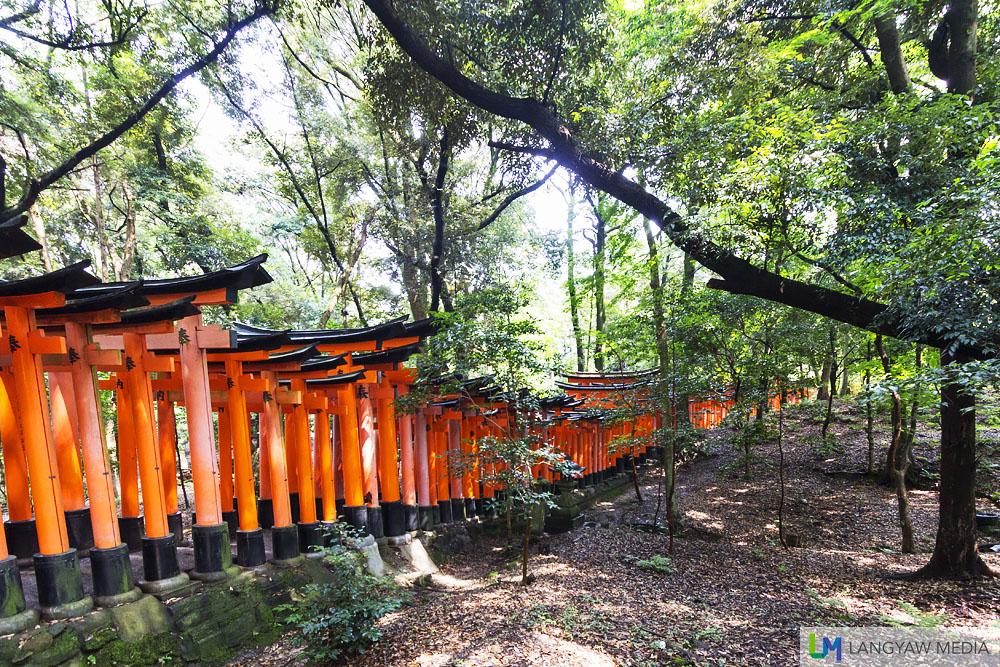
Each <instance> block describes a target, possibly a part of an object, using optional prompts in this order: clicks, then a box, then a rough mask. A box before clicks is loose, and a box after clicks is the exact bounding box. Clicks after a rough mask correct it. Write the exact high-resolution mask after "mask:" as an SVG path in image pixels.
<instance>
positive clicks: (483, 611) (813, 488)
mask: <svg viewBox="0 0 1000 667" xmlns="http://www.w3.org/2000/svg"><path fill="white" fill-rule="evenodd" d="M817 411H818V406H816V405H815V404H812V405H809V404H806V405H804V406H802V407H798V408H794V409H791V410H788V411H786V415H785V419H784V422H785V431H784V439H783V442H784V447H783V448H784V456H785V488H786V497H785V506H784V517H785V525H786V531H787V533H788V534H792V535H797V536H798V537H799V538H800V540H801V547H799V548H794V549H790V550H785V549H784V548H783V547H782V546H781V544H780V541H779V539H778V526H777V523H776V520H777V517H778V505H779V495H780V494H779V486H778V461H779V454H778V449H777V446H776V444H775V443H774V442H771V443H769V444H767V445H764V446H761V447H759V448H758V449H757V450H756V451H755V452H754V454H755V456H754V459H753V464H752V467H751V472H752V476H751V479H750V480H745V479H743V476H742V467H741V466H740V465H739V464H738V461H737V456H738V453H737V452H736V451H735V450H734V449H733V446H732V444H731V443H730V440H729V436H730V433H729V432H728V431H726V430H725V429H716V430H714V431H712V432H709V433H708V434H707V437H706V439H705V441H704V443H703V448H704V449H705V452H706V455H704V456H700V457H698V458H696V459H695V460H693V461H690V462H688V463H685V464H684V465H683V466H682V467H681V468H680V470H679V475H678V489H677V493H678V501H679V506H680V510H681V514H682V515H683V517H684V523H685V526H686V535H685V536H684V537H680V538H677V539H675V541H674V552H673V554H669V553H668V545H669V538H668V537H667V536H665V535H656V534H651V533H648V532H640V531H638V530H636V529H634V528H633V527H631V525H632V524H636V523H643V522H647V523H648V522H650V521H651V520H652V519H653V515H654V512H655V511H656V506H657V495H658V486H659V480H660V474H659V471H658V469H654V468H651V467H649V468H646V469H645V470H643V472H642V475H641V484H642V494H643V501H642V502H637V501H636V495H635V492H634V490H631V489H630V490H629V491H628V492H626V493H625V494H623V495H622V496H620V497H618V498H617V499H615V500H613V501H609V502H605V503H602V504H600V505H599V506H596V507H594V508H592V509H591V510H590V511H589V512H588V513H587V521H588V523H587V525H586V526H585V527H583V528H581V529H579V530H577V531H574V532H571V533H567V534H563V535H555V536H546V537H544V538H542V539H541V540H540V541H539V543H538V544H537V545H535V547H534V548H533V553H532V559H531V561H530V565H531V571H532V573H533V574H534V575H535V581H534V582H533V583H532V584H531V585H530V586H528V587H522V586H520V584H519V570H518V569H514V568H515V567H516V565H517V563H515V562H514V561H515V559H516V557H517V556H516V554H514V553H512V552H511V551H509V550H507V549H505V540H503V539H495V540H494V539H486V540H483V541H481V542H479V543H477V544H475V545H474V546H473V547H472V548H471V549H469V550H467V551H466V552H464V553H461V554H458V555H456V556H454V557H452V559H451V560H450V562H448V563H446V564H443V566H442V568H441V572H440V574H437V575H435V576H434V577H433V580H432V583H431V585H430V586H429V587H426V588H417V589H413V590H412V591H411V594H410V596H409V600H408V602H407V603H406V604H405V605H404V606H403V607H402V608H401V609H400V610H398V611H397V612H394V613H393V614H391V615H389V616H387V617H385V618H384V619H382V621H381V624H380V627H381V629H382V631H383V633H384V634H383V638H382V639H381V640H380V641H379V642H378V643H377V644H376V645H375V646H374V647H373V648H372V649H371V650H370V651H369V652H368V653H366V654H365V655H363V656H359V657H356V658H353V659H351V660H350V661H349V664H351V665H358V666H372V667H374V666H376V665H420V666H423V667H429V666H432V665H435V666H437V665H440V666H444V665H482V666H486V665H497V666H499V665H559V666H566V665H597V666H603V665H609V666H610V665H643V666H644V665H674V664H692V663H693V664H712V665H720V664H739V665H745V664H749V665H783V664H795V663H797V661H798V628H799V626H803V625H886V624H887V623H889V622H902V623H911V622H918V621H923V622H926V621H927V620H928V619H932V617H938V618H937V619H934V622H938V623H941V624H946V625H953V626H976V627H985V626H993V627H996V626H997V625H998V624H1000V621H998V619H1000V582H998V581H997V580H991V581H986V582H979V583H960V582H936V581H934V582H928V581H916V582H914V581H905V580H899V579H895V578H893V575H899V574H903V573H906V572H910V571H913V570H916V569H917V568H918V567H919V566H920V565H922V564H923V563H924V562H926V560H927V558H928V553H929V551H930V550H931V548H932V546H933V539H934V534H935V531H936V524H937V494H936V492H935V491H933V490H928V491H919V490H918V491H914V492H913V493H912V496H911V503H912V508H911V511H912V517H913V523H914V529H915V534H916V536H917V548H918V550H919V551H921V552H922V553H918V554H913V555H903V554H900V553H898V551H897V549H898V547H899V528H898V522H897V514H896V500H895V496H894V494H893V493H892V492H891V491H890V490H889V489H888V488H885V487H882V486H878V485H877V484H875V483H874V482H873V481H871V480H869V479H867V478H866V477H864V475H863V474H862V473H863V472H864V470H865V466H866V460H867V444H866V440H865V433H864V430H863V425H862V420H861V417H860V415H861V413H860V411H859V410H858V409H857V408H856V407H855V408H851V409H850V410H849V411H848V410H843V411H842V412H841V413H840V414H838V418H837V419H836V420H835V421H834V424H833V427H832V433H833V435H834V442H835V445H833V446H830V445H826V446H821V445H820V444H819V443H820V441H819V439H818V426H816V425H815V424H816V423H817V420H816V414H817ZM921 433H922V436H921V438H920V439H918V442H917V445H916V451H915V454H916V456H917V460H918V461H920V462H921V464H922V465H924V466H925V467H926V468H927V469H928V470H930V471H931V472H932V473H933V472H934V469H935V466H936V456H937V454H936V448H935V438H936V433H935V432H934V427H933V424H932V423H930V422H928V423H926V424H923V425H922V431H921ZM986 435H987V437H986V440H990V438H993V439H995V437H994V436H995V434H992V433H988V434H986ZM886 439H887V436H886V434H885V433H884V432H879V433H878V437H877V443H878V447H877V452H878V454H879V455H880V456H881V455H884V454H883V453H884V450H885V446H886ZM986 450H987V451H988V452H991V451H992V449H989V448H988V447H987V448H986ZM983 507H984V508H988V507H990V505H989V504H988V502H986V501H984V505H983ZM661 521H662V513H661ZM995 541H1000V538H996V540H995ZM984 543H986V542H985V540H984ZM656 557H659V558H656ZM984 558H985V560H986V561H987V563H988V564H989V565H990V566H991V567H992V568H993V569H994V570H998V571H1000V556H998V555H996V554H993V553H988V554H987V555H985V556H984ZM298 651H299V649H298V648H297V647H296V646H295V644H294V640H293V638H286V640H285V641H283V642H281V643H279V644H277V645H275V646H273V647H269V648H267V649H264V650H260V651H255V652H253V653H252V654H245V655H243V656H241V657H240V658H239V660H238V664H271V665H279V664H295V663H298V662H301V661H302V657H301V655H298Z"/></svg>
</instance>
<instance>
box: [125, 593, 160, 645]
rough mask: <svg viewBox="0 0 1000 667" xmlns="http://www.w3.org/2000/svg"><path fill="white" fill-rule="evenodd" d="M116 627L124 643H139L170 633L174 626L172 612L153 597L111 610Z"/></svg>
mask: <svg viewBox="0 0 1000 667" xmlns="http://www.w3.org/2000/svg"><path fill="white" fill-rule="evenodd" d="M110 611H111V617H112V619H114V623H115V627H116V628H118V634H119V636H120V637H121V639H122V641H123V642H137V641H139V640H141V639H143V638H144V637H148V636H155V635H158V634H162V633H164V632H168V631H169V630H170V628H171V626H172V625H173V618H171V615H170V610H169V609H167V607H166V606H165V605H164V604H163V603H162V602H160V601H159V600H157V599H156V598H154V597H153V596H151V595H144V596H142V597H141V598H139V599H138V600H136V601H135V602H131V603H129V604H123V605H121V606H120V607H114V608H112V609H111V610H110Z"/></svg>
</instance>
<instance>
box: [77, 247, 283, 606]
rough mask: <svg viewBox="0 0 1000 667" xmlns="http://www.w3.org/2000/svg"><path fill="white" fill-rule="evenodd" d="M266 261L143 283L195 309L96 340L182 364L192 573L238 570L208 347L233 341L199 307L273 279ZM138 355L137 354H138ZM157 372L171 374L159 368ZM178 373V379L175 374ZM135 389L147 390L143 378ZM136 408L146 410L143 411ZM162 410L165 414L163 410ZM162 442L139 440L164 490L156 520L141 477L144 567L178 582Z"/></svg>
mask: <svg viewBox="0 0 1000 667" xmlns="http://www.w3.org/2000/svg"><path fill="white" fill-rule="evenodd" d="M266 259H267V255H259V256H257V257H254V258H252V259H250V260H248V261H246V262H243V263H242V264H238V265H236V266H233V267H228V268H225V269H221V270H219V271H213V272H210V273H206V274H202V275H197V276H187V277H181V278H168V279H160V280H149V281H145V282H144V283H143V288H142V291H143V294H144V295H145V296H146V297H147V298H148V299H149V300H150V302H151V303H153V304H154V305H163V304H170V303H180V302H187V303H188V304H190V306H192V307H194V308H193V310H192V311H189V312H187V313H185V314H183V316H179V317H176V318H175V320H176V321H177V324H176V327H173V328H172V329H171V330H170V331H168V332H163V333H156V334H152V333H151V334H148V335H146V336H145V340H144V341H141V342H140V341H139V340H138V339H137V338H133V337H131V336H129V335H128V334H126V335H125V336H124V337H123V338H122V340H120V341H119V340H118V339H117V338H114V337H110V336H106V337H103V338H99V339H98V340H99V342H100V343H101V345H102V348H104V349H123V347H124V346H127V345H129V344H131V345H132V346H133V349H134V351H135V352H136V353H138V354H143V355H144V354H146V353H147V351H148V352H152V353H154V354H155V353H156V352H158V351H159V352H160V353H161V354H160V356H161V357H172V358H174V359H175V360H176V361H177V362H179V371H180V372H179V375H180V380H181V387H182V395H183V402H184V407H185V412H186V415H187V424H188V437H189V452H190V456H191V476H192V481H193V483H194V500H195V515H196V516H197V520H198V522H197V523H196V524H195V525H193V526H192V529H191V533H192V535H191V539H192V542H193V544H194V556H195V569H194V571H193V572H192V573H191V576H192V577H194V578H197V579H202V580H205V581H215V580H219V579H225V578H227V577H230V576H233V575H234V574H236V573H237V571H236V570H235V569H234V568H233V566H232V555H231V552H230V549H229V529H228V526H227V524H225V523H224V522H223V520H222V502H221V498H220V492H219V463H218V455H217V449H216V440H215V427H214V422H213V410H212V404H211V396H210V388H209V378H208V363H207V361H208V350H210V349H218V348H228V347H230V346H231V343H232V340H231V334H230V332H228V331H224V330H222V329H220V328H219V327H217V326H205V325H204V324H203V322H202V317H201V311H200V310H199V309H198V308H197V307H198V306H206V305H231V304H234V303H236V301H237V298H238V294H239V291H240V290H243V289H248V288H252V287H256V286H259V285H264V284H267V283H269V282H271V276H270V275H268V273H267V271H265V270H264V268H263V263H264V261H265V260H266ZM112 286H113V285H99V286H95V287H91V288H89V291H90V292H94V293H96V292H100V291H101V290H106V289H108V288H111V287H112ZM130 341H131V342H130ZM126 354H128V352H126ZM133 361H134V362H135V361H136V360H135V359H133ZM136 363H137V362H136ZM156 370H163V371H165V372H171V371H166V369H159V368H158V369H156ZM172 379H176V377H174V378H172ZM147 383H148V378H147ZM150 387H151V385H150ZM135 388H136V389H137V390H138V389H141V387H140V385H138V384H137V385H136V386H135ZM142 400H143V401H144V400H145V398H144V397H143V398H142ZM136 414H140V416H141V414H142V413H136ZM164 414H166V411H165V410H164ZM150 423H152V417H150ZM133 426H134V428H135V433H136V434H137V436H139V437H142V438H146V436H147V430H146V425H145V424H138V423H135V424H133ZM140 426H141V430H140ZM159 444H160V438H159V437H154V439H153V441H152V442H151V443H140V442H138V441H137V452H138V456H139V458H140V475H141V473H142V470H143V469H144V467H147V466H148V465H152V464H155V465H156V467H155V468H154V469H153V470H155V471H156V472H155V476H156V477H157V478H159V482H158V483H157V484H155V485H154V484H153V481H152V473H151V474H150V475H147V476H149V477H150V486H152V487H154V488H155V489H160V491H159V492H157V491H152V492H151V493H152V494H153V495H151V499H155V500H157V501H159V502H154V507H156V509H157V515H156V516H154V517H153V518H152V520H151V519H150V518H149V516H148V514H149V510H148V509H147V508H146V507H145V505H146V491H145V487H146V486H147V484H146V482H145V479H143V484H142V486H143V489H144V490H143V505H144V513H145V514H146V515H147V518H146V521H145V526H146V533H147V535H146V537H145V538H142V539H143V565H144V568H145V569H146V574H147V581H153V580H151V579H150V578H149V576H150V575H152V576H155V577H158V579H155V580H162V581H163V582H164V585H165V586H172V585H178V584H181V583H183V582H182V581H180V579H181V578H180V577H179V574H180V573H178V574H175V575H168V572H172V571H173V570H174V569H175V567H174V565H173V563H174V561H176V548H177V545H176V543H175V541H174V531H173V530H171V529H169V528H168V524H167V522H166V518H165V515H166V510H167V494H166V489H164V488H163V482H164V479H163V477H164V476H163V475H162V473H161V472H160V463H161V462H162V453H161V452H160V447H159ZM153 452H155V455H154V454H153ZM144 457H145V459H146V460H147V463H146V464H144V463H143V458H144ZM160 505H162V507H163V513H164V521H163V526H161V525H160V520H159V519H160V517H159V513H160V507H159V506H160ZM151 527H152V528H153V531H154V532H155V534H154V535H150V528H151ZM161 533H163V534H161ZM157 563H160V565H157ZM168 582H169V583H168ZM156 590H159V589H156Z"/></svg>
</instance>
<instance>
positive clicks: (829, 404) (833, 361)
mask: <svg viewBox="0 0 1000 667" xmlns="http://www.w3.org/2000/svg"><path fill="white" fill-rule="evenodd" d="M829 379H830V386H829V387H828V391H829V394H827V398H826V416H825V417H824V418H823V432H822V436H823V440H824V441H826V433H827V431H828V430H829V429H830V421H831V420H832V419H833V397H834V396H835V395H836V394H837V331H836V329H834V328H833V327H830V378H829Z"/></svg>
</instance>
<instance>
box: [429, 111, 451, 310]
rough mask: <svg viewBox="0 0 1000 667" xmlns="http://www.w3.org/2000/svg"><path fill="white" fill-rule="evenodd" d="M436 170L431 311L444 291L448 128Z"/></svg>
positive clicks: (436, 307) (442, 141)
mask: <svg viewBox="0 0 1000 667" xmlns="http://www.w3.org/2000/svg"><path fill="white" fill-rule="evenodd" d="M438 150H439V151H440V153H439V154H438V168H437V175H436V176H435V178H434V189H433V190H432V191H431V210H432V211H433V212H434V244H433V247H432V249H431V266H430V269H431V270H430V274H431V310H438V309H439V306H440V303H441V293H442V291H443V289H444V278H442V276H441V260H442V259H443V258H444V252H445V248H444V228H445V220H444V181H445V177H446V176H447V175H448V158H449V151H450V147H449V143H448V128H447V127H445V128H444V129H442V130H441V142H440V145H439V147H438Z"/></svg>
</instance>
